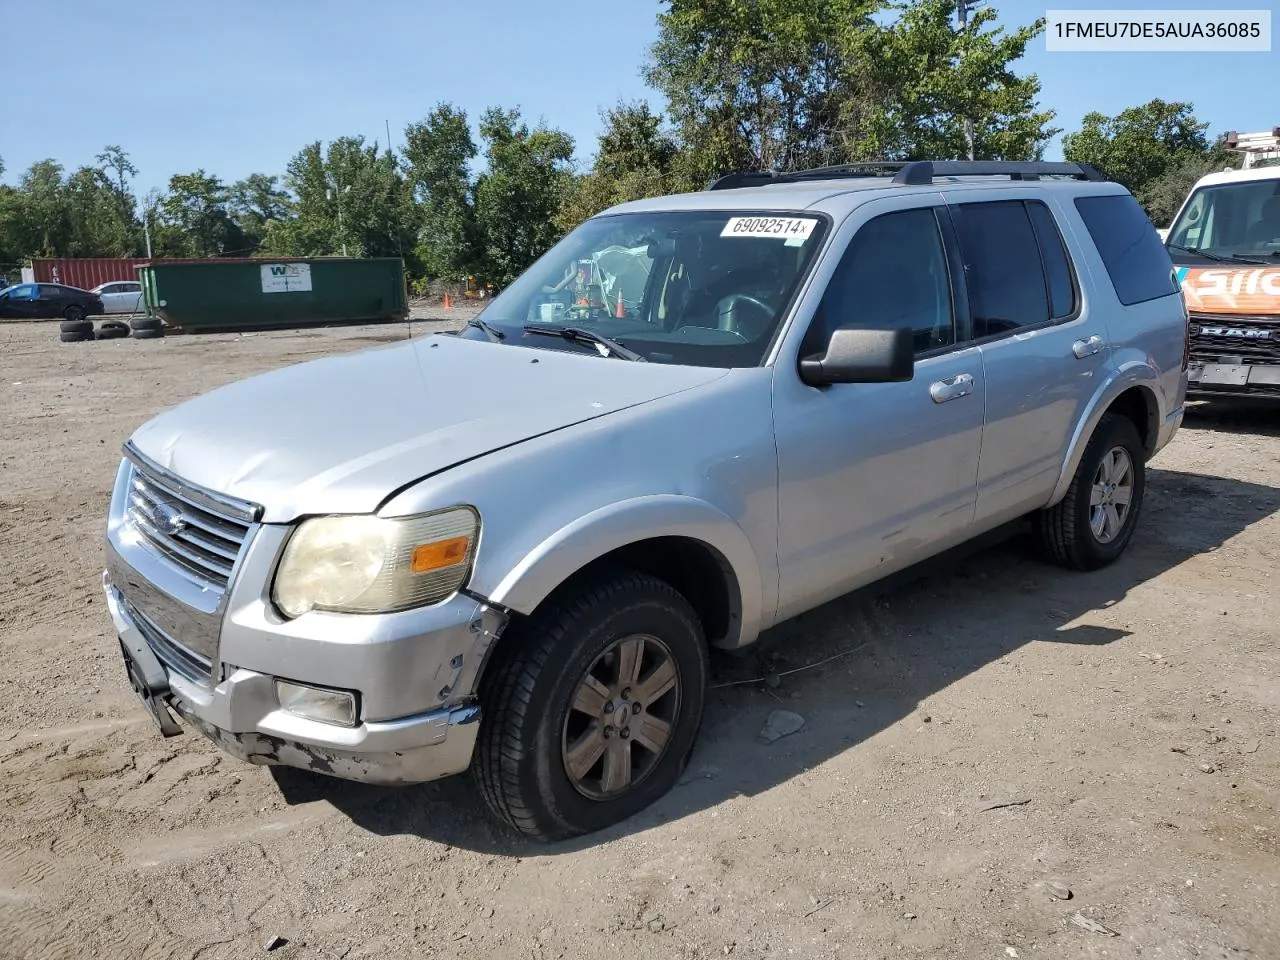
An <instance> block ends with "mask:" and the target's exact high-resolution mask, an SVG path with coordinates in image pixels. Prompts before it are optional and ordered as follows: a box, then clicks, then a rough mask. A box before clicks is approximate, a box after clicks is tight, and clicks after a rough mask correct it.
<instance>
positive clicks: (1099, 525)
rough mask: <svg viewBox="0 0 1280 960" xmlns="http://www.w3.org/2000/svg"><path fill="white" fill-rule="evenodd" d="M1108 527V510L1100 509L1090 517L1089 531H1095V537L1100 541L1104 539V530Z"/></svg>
mask: <svg viewBox="0 0 1280 960" xmlns="http://www.w3.org/2000/svg"><path fill="white" fill-rule="evenodd" d="M1106 525H1107V508H1106V507H1098V508H1097V509H1096V510H1094V511H1093V513H1092V515H1091V516H1090V517H1089V529H1091V530H1092V531H1093V535H1094V536H1095V537H1097V538H1098V539H1099V540H1101V539H1102V537H1103V529H1104V528H1105V527H1106Z"/></svg>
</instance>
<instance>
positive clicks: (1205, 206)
mask: <svg viewBox="0 0 1280 960" xmlns="http://www.w3.org/2000/svg"><path fill="white" fill-rule="evenodd" d="M1167 243H1168V245H1169V247H1170V251H1169V252H1170V254H1171V255H1172V256H1173V258H1174V260H1179V259H1180V257H1179V255H1180V254H1181V255H1182V256H1181V260H1182V262H1186V259H1187V256H1186V251H1187V250H1188V249H1190V250H1202V251H1204V253H1205V254H1206V255H1212V256H1209V259H1213V257H1214V256H1217V257H1233V256H1245V257H1270V256H1271V255H1272V254H1273V253H1280V179H1275V180H1253V181H1246V182H1243V183H1224V184H1220V185H1218V186H1212V187H1201V188H1200V189H1199V190H1197V191H1195V193H1193V194H1192V195H1191V199H1190V200H1189V201H1187V203H1186V205H1185V206H1184V207H1183V209H1182V212H1181V214H1179V216H1178V218H1177V219H1176V220H1175V221H1174V223H1173V226H1172V227H1171V228H1170V230H1169V236H1168V240H1167ZM1175 247H1178V248H1182V249H1173V248H1175Z"/></svg>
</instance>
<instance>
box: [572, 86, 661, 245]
mask: <svg viewBox="0 0 1280 960" xmlns="http://www.w3.org/2000/svg"><path fill="white" fill-rule="evenodd" d="M602 119H603V120H604V123H605V129H604V132H603V133H602V134H601V135H600V144H599V149H598V151H597V153H596V157H595V163H594V165H593V166H592V169H591V170H590V171H589V172H588V173H586V174H585V175H583V176H581V177H579V178H577V179H576V181H575V182H574V184H573V187H572V190H571V191H570V193H569V196H568V197H567V198H566V200H565V203H564V205H563V206H562V207H561V208H560V212H559V213H558V214H557V217H556V220H557V223H558V225H559V226H560V228H561V229H562V230H565V231H569V230H572V229H573V228H574V227H576V226H577V225H578V224H579V223H581V222H582V221H583V220H585V219H587V218H588V217H590V216H593V215H594V214H596V213H599V212H600V211H601V210H604V209H607V208H608V207H611V206H614V205H615V204H619V203H626V202H627V201H629V200H640V199H643V198H645V197H653V196H660V195H662V194H664V193H670V192H672V191H673V190H677V189H679V184H678V173H677V160H678V159H679V152H680V151H679V148H678V147H677V146H676V142H675V139H674V138H673V137H672V136H671V135H670V134H668V133H667V132H666V131H664V130H663V129H662V117H661V116H659V115H658V114H655V113H654V112H653V111H652V110H651V109H650V107H649V105H648V104H647V103H644V102H638V103H618V104H617V105H616V106H614V107H612V108H610V109H609V110H607V111H605V112H604V115H603V118H602Z"/></svg>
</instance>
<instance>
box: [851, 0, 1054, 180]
mask: <svg viewBox="0 0 1280 960" xmlns="http://www.w3.org/2000/svg"><path fill="white" fill-rule="evenodd" d="M957 5H958V3H957V0H910V2H907V3H902V4H897V5H895V7H894V9H896V10H897V11H898V17H897V19H896V20H895V21H893V22H892V23H890V24H888V25H886V26H877V27H875V28H873V29H870V30H867V31H864V32H862V33H861V34H860V35H858V36H855V38H854V40H855V48H856V50H857V51H858V55H857V56H856V57H855V58H854V59H855V60H856V61H858V62H865V63H866V68H865V69H866V70H867V73H868V75H869V77H870V78H871V80H870V81H869V83H866V82H864V91H865V90H869V91H870V101H869V102H868V103H867V104H866V106H865V118H864V121H863V123H862V124H861V125H860V129H857V130H853V131H851V137H850V144H849V146H850V152H851V153H852V154H853V155H854V156H855V157H857V158H861V159H874V160H913V159H917V160H918V159H959V158H964V157H966V156H967V155H968V144H967V142H966V136H965V121H966V120H969V121H970V122H972V124H973V146H974V150H973V155H974V157H975V159H979V160H1038V159H1040V158H1041V157H1042V156H1043V154H1044V148H1045V146H1046V145H1047V144H1048V142H1049V141H1050V140H1052V139H1053V138H1054V137H1055V136H1057V135H1058V134H1059V133H1060V132H1061V130H1060V129H1058V128H1056V127H1051V126H1050V123H1051V122H1052V120H1053V118H1054V113H1053V111H1051V110H1041V109H1038V97H1039V95H1040V81H1039V79H1038V78H1037V77H1036V76H1035V75H1034V74H1028V75H1026V76H1019V75H1018V74H1017V73H1015V72H1014V70H1013V65H1014V64H1015V63H1016V62H1017V61H1018V60H1021V59H1022V57H1023V55H1024V54H1025V52H1026V48H1027V44H1029V43H1030V42H1031V41H1032V40H1034V39H1035V38H1036V37H1038V36H1040V34H1041V33H1043V31H1044V25H1045V22H1044V20H1043V19H1040V20H1037V21H1035V22H1034V23H1032V24H1031V25H1029V26H1025V27H1019V28H1017V29H1015V30H1013V31H1012V32H1008V33H1006V31H1005V29H1004V28H1003V27H1002V26H999V25H998V24H997V23H996V21H997V18H998V13H997V11H996V9H995V8H994V7H992V6H984V7H982V8H979V9H977V10H975V11H973V13H972V16H971V18H970V20H969V23H968V26H967V27H966V28H965V29H964V30H963V31H961V30H958V29H956V27H955V24H956V22H957V15H956V8H957Z"/></svg>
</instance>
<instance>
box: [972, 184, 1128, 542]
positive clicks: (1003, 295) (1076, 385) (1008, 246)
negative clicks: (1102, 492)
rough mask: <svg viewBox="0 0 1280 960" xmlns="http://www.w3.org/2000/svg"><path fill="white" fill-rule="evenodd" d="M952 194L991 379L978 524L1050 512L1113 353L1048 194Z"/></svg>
mask: <svg viewBox="0 0 1280 960" xmlns="http://www.w3.org/2000/svg"><path fill="white" fill-rule="evenodd" d="M973 196H974V195H973V193H972V192H968V193H964V192H959V191H956V192H953V193H952V194H951V195H949V196H948V201H949V204H950V207H951V212H952V216H953V218H954V220H955V223H956V230H957V233H958V235H959V241H960V251H961V256H962V258H963V260H964V277H965V286H966V289H967V292H968V300H969V307H970V312H971V314H972V323H973V338H974V342H975V343H976V344H978V346H979V349H980V351H981V353H982V369H983V373H984V375H985V377H986V385H987V396H986V404H987V411H986V422H985V424H984V426H983V434H982V455H981V459H980V462H979V465H978V482H977V507H976V510H975V514H974V517H975V520H976V522H977V524H978V525H980V526H983V527H988V526H992V525H994V524H997V523H1001V522H1003V521H1005V520H1009V519H1013V518H1014V517H1017V516H1019V515H1021V514H1023V513H1026V512H1028V511H1030V510H1033V509H1036V508H1038V507H1041V506H1044V504H1045V503H1046V502H1047V501H1048V499H1049V497H1050V496H1051V495H1052V493H1053V490H1054V487H1055V486H1056V485H1057V482H1058V475H1059V472H1060V470H1061V467H1062V461H1063V456H1064V453H1065V451H1066V449H1067V446H1068V443H1069V442H1070V439H1071V435H1072V432H1073V430H1074V428H1075V425H1076V423H1077V422H1078V421H1079V419H1080V417H1081V416H1082V415H1083V412H1084V409H1085V407H1086V406H1087V404H1088V402H1089V400H1090V398H1091V397H1092V396H1093V392H1094V386H1095V384H1096V382H1097V378H1098V375H1099V374H1100V373H1102V371H1103V368H1104V367H1105V365H1106V363H1107V360H1108V357H1109V353H1108V344H1107V329H1106V326H1105V324H1104V323H1103V320H1102V316H1101V313H1100V312H1099V311H1095V310H1091V305H1090V304H1089V303H1088V302H1087V301H1086V300H1085V299H1084V298H1083V297H1082V296H1081V292H1080V290H1081V288H1080V284H1079V282H1078V280H1077V276H1076V270H1075V266H1074V264H1073V263H1072V262H1071V259H1070V256H1069V254H1068V252H1067V247H1066V244H1065V243H1064V242H1063V239H1062V233H1061V231H1060V230H1059V228H1058V225H1057V223H1056V221H1055V219H1054V215H1053V213H1052V211H1051V210H1050V207H1049V206H1048V205H1047V204H1046V201H1045V200H1044V198H1043V194H1039V193H1036V192H1032V191H1025V192H1021V195H1019V194H1018V192H1013V193H1012V195H1010V194H1008V193H1006V194H1003V195H1002V199H999V200H974V199H973Z"/></svg>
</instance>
